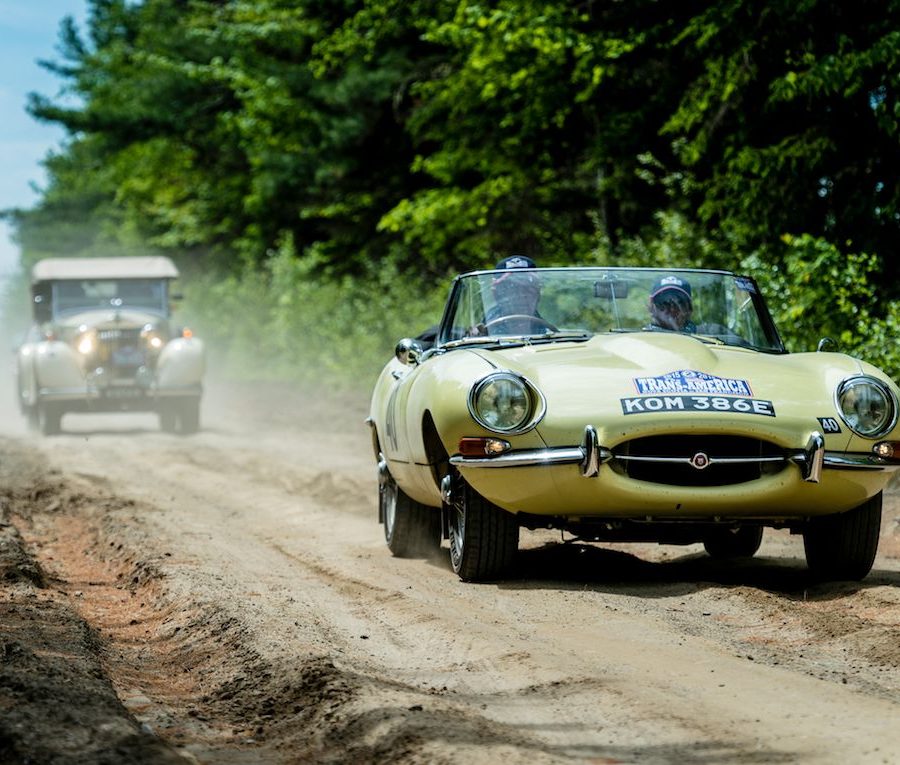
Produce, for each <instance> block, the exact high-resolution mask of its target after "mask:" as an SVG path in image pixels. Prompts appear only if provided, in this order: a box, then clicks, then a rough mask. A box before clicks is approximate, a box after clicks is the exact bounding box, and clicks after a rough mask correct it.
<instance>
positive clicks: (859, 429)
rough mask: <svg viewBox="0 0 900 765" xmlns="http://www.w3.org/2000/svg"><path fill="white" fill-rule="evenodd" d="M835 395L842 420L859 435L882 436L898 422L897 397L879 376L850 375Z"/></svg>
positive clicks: (868, 436) (866, 436) (867, 436)
mask: <svg viewBox="0 0 900 765" xmlns="http://www.w3.org/2000/svg"><path fill="white" fill-rule="evenodd" d="M835 398H836V400H837V408H838V412H839V413H840V415H841V419H843V421H844V422H845V423H846V424H847V427H848V428H850V430H852V431H853V432H854V433H856V434H857V435H859V436H864V437H865V438H879V437H881V436H883V435H884V434H885V433H887V432H888V431H889V430H891V428H893V427H894V425H895V424H896V423H897V400H896V399H895V398H894V394H893V393H892V392H891V390H890V388H888V386H887V385H885V384H884V383H883V382H882V381H881V380H879V379H878V378H876V377H868V376H866V375H860V376H858V377H848V378H847V379H846V380H844V381H842V382H841V384H840V385H838V388H837V393H836V396H835Z"/></svg>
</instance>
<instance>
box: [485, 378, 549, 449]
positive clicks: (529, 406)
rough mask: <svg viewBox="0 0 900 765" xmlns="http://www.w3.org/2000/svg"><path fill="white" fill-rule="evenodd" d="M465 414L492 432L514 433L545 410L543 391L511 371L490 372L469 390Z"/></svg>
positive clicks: (534, 421)
mask: <svg viewBox="0 0 900 765" xmlns="http://www.w3.org/2000/svg"><path fill="white" fill-rule="evenodd" d="M468 405H469V414H471V415H472V419H474V420H475V422H477V423H478V424H479V425H481V427H483V428H485V429H487V430H490V431H493V432H494V433H504V434H506V435H517V434H519V433H525V432H526V431H529V430H531V429H532V428H533V427H534V426H535V425H537V424H538V423H539V422H540V421H541V419H542V418H543V416H544V413H545V412H546V411H547V402H546V400H545V399H544V396H543V394H542V393H541V392H540V391H539V390H538V389H537V388H536V387H535V386H534V384H533V383H531V382H530V381H529V380H527V379H526V378H524V377H522V376H521V375H517V374H515V373H514V372H492V373H491V374H489V375H487V376H485V377H482V378H481V379H480V380H478V381H477V382H476V383H475V384H474V385H473V386H472V389H471V390H470V391H469V400H468Z"/></svg>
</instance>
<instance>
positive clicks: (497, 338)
mask: <svg viewBox="0 0 900 765" xmlns="http://www.w3.org/2000/svg"><path fill="white" fill-rule="evenodd" d="M593 336H594V333H593V332H589V331H587V330H584V329H563V330H557V331H556V332H545V333H544V334H541V335H475V336H473V337H463V338H460V339H459V340H451V341H450V342H448V343H444V345H443V347H444V348H459V347H460V346H464V345H503V346H506V345H531V344H533V343H547V342H553V341H554V340H576V341H584V340H590V339H591V338H592V337H593Z"/></svg>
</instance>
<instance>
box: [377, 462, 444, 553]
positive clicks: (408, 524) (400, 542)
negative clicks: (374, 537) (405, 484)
mask: <svg viewBox="0 0 900 765" xmlns="http://www.w3.org/2000/svg"><path fill="white" fill-rule="evenodd" d="M378 502H379V505H380V510H381V518H382V521H383V523H384V541H385V542H387V546H388V549H389V550H390V551H391V553H393V555H395V556H396V557H398V558H417V557H430V556H431V555H434V554H435V553H436V552H437V551H438V550H439V549H440V546H441V513H440V510H439V509H438V508H436V507H429V506H428V505H423V504H421V503H420V502H416V501H415V500H414V499H411V498H410V497H408V496H407V495H406V494H405V493H404V491H403V489H401V488H400V487H399V486H397V482H396V481H395V480H394V479H393V477H391V475H390V474H388V475H387V477H386V479H385V481H384V482H383V483H382V485H381V487H380V489H379V491H378Z"/></svg>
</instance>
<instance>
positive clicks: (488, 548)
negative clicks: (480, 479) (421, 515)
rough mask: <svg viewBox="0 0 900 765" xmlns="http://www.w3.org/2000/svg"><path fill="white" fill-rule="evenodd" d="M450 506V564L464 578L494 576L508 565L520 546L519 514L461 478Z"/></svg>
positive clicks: (482, 578)
mask: <svg viewBox="0 0 900 765" xmlns="http://www.w3.org/2000/svg"><path fill="white" fill-rule="evenodd" d="M456 494H457V496H456V497H455V498H454V499H453V500H452V505H451V507H450V524H449V525H450V565H451V566H452V567H453V570H454V571H455V572H456V573H457V574H458V575H459V578H460V579H462V580H463V581H464V582H478V581H483V580H485V579H491V578H494V577H496V576H498V575H500V574H502V573H503V572H504V571H505V570H506V569H508V568H509V567H510V566H511V565H512V562H513V559H514V558H515V556H516V551H517V550H518V548H519V522H518V521H517V520H516V516H515V515H513V514H512V513H508V512H506V510H503V509H502V508H499V507H497V506H496V505H495V504H493V503H492V502H488V500H486V499H485V498H484V497H482V496H481V495H480V494H479V493H478V492H477V491H475V490H474V489H473V488H472V487H471V486H469V485H468V484H467V483H466V482H465V481H462V480H460V481H459V490H458V491H457V492H456Z"/></svg>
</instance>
